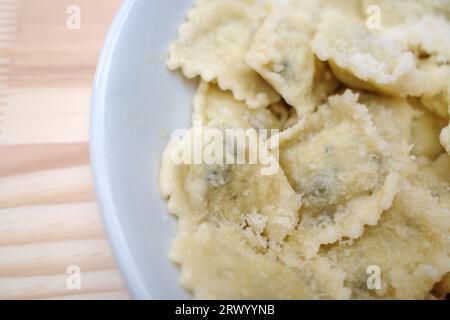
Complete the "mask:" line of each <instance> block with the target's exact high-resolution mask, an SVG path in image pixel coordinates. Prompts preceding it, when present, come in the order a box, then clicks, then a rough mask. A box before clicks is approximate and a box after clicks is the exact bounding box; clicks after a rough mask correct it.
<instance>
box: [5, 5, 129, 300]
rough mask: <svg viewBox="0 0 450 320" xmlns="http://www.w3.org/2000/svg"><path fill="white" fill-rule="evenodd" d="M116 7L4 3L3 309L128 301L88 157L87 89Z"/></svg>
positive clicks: (89, 88)
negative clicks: (29, 302) (7, 305)
mask: <svg viewBox="0 0 450 320" xmlns="http://www.w3.org/2000/svg"><path fill="white" fill-rule="evenodd" d="M120 2H121V1H120V0H0V299H54V298H57V299H61V298H69V299H79V298H81V299H91V298H92V299H127V298H128V297H129V296H128V293H127V291H126V289H125V287H124V283H123V281H122V279H121V277H120V275H119V273H118V271H117V269H116V267H115V264H114V262H113V259H112V256H111V251H110V248H109V246H108V243H107V240H106V239H105V235H104V231H103V227H102V224H101V221H100V217H99V214H98V209H97V205H96V202H95V195H94V191H93V187H92V179H91V173H90V166H89V148H88V143H89V142H88V126H89V124H88V121H89V99H90V95H91V83H92V80H93V75H94V72H95V66H96V63H97V59H98V54H99V51H100V49H101V46H102V44H103V39H104V36H105V33H106V30H107V29H108V26H109V24H110V22H111V19H112V17H113V15H114V13H115V11H116V10H117V8H118V6H119V4H120ZM74 6H75V7H74ZM77 9H79V13H80V15H79V17H80V25H79V26H80V28H79V29H77V28H76V27H75V28H74V27H73V26H74V24H73V23H72V24H71V22H73V20H69V21H68V19H74V18H77V16H74V15H73V14H74V13H75V14H76V12H77ZM73 10H75V11H73ZM73 268H75V269H73ZM74 270H75V271H74ZM78 271H80V273H79V278H77V279H79V280H80V282H75V283H79V284H80V288H78V286H76V285H75V286H73V285H70V284H71V283H72V284H73V282H71V281H72V280H73V279H74V278H73V276H78V273H77V272H78ZM71 272H75V274H72V273H71ZM68 282H69V285H68Z"/></svg>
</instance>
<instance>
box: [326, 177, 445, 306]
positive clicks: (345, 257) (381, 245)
mask: <svg viewBox="0 0 450 320" xmlns="http://www.w3.org/2000/svg"><path fill="white" fill-rule="evenodd" d="M449 215H450V211H449V210H448V209H447V208H443V207H441V206H440V205H439V203H438V202H437V201H436V200H435V199H433V197H432V196H431V194H430V193H429V192H427V191H426V190H424V189H422V188H418V187H413V186H411V185H410V184H409V183H407V182H405V183H404V184H403V186H402V188H401V189H400V191H399V192H398V194H397V195H396V197H395V200H394V205H393V206H392V208H390V209H389V210H388V211H387V212H385V213H384V214H383V216H382V217H381V219H380V222H379V223H378V225H377V226H372V227H369V228H367V230H366V231H365V232H364V235H363V236H362V237H361V238H360V239H358V240H355V241H354V242H353V243H348V244H339V245H333V246H331V247H328V248H323V249H322V250H321V252H320V254H321V255H322V256H326V257H328V258H330V259H332V261H334V262H335V263H336V265H337V266H338V267H340V268H342V269H343V270H344V271H345V272H346V274H347V279H346V285H347V286H350V287H351V288H353V291H352V298H354V299H423V298H424V297H425V296H427V294H428V292H430V290H431V289H432V288H433V286H434V284H435V283H436V282H438V281H439V280H440V279H441V278H442V277H443V276H444V275H445V274H446V273H447V272H448V271H449V269H450V258H449V253H450V243H449V237H448V233H449V230H450V229H449V228H450V216H449ZM370 266H375V267H377V268H379V271H380V276H381V288H380V289H376V288H374V289H372V290H370V289H368V286H367V281H368V278H369V275H368V272H367V270H368V268H369V267H370Z"/></svg>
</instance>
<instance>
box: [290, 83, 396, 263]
mask: <svg viewBox="0 0 450 320" xmlns="http://www.w3.org/2000/svg"><path fill="white" fill-rule="evenodd" d="M357 99H358V96H357V95H354V94H352V93H351V92H350V91H347V92H346V93H344V94H343V95H342V96H335V97H332V98H330V101H329V104H328V105H325V106H323V107H322V108H319V110H318V112H317V113H315V114H314V115H312V116H311V117H310V118H309V120H308V121H306V124H305V127H304V130H302V131H300V132H299V133H298V134H297V137H295V138H294V137H291V139H290V140H291V142H290V143H288V145H287V146H282V149H281V165H282V167H283V169H284V170H285V172H286V175H287V177H288V179H289V180H290V181H291V184H292V185H293V186H294V189H295V190H296V191H297V192H298V193H300V194H302V196H303V206H302V208H301V210H300V212H301V214H302V221H301V223H300V225H299V227H298V230H297V233H296V234H295V237H293V238H295V241H294V240H293V241H292V242H291V243H290V245H292V246H293V248H295V249H296V250H299V253H300V254H301V255H304V256H306V257H311V256H314V255H315V254H317V252H318V251H319V248H320V246H321V245H323V244H330V243H334V242H336V241H339V240H342V239H343V238H348V239H355V238H358V237H359V236H361V234H362V233H363V228H364V226H365V225H375V224H377V221H378V219H379V217H380V216H381V214H382V212H383V211H384V210H386V209H388V208H389V207H390V206H391V204H392V200H393V198H394V195H395V193H396V189H397V180H398V174H397V171H396V170H395V169H394V164H393V163H391V162H392V156H391V153H392V151H391V148H390V145H389V144H388V143H387V142H386V141H384V140H383V139H382V138H381V137H380V135H379V134H378V132H377V130H376V128H375V126H374V125H373V123H372V121H371V119H370V115H369V112H368V109H367V108H366V107H365V106H364V105H361V104H358V103H357ZM336 137H339V139H336Z"/></svg>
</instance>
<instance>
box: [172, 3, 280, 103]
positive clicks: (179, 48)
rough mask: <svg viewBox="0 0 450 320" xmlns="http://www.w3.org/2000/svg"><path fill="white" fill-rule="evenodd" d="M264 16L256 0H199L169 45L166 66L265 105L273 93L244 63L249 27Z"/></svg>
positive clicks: (274, 97)
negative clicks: (175, 38)
mask: <svg viewBox="0 0 450 320" xmlns="http://www.w3.org/2000/svg"><path fill="white" fill-rule="evenodd" d="M264 15H265V10H264V7H263V6H262V5H261V4H260V2H259V1H258V0H201V1H197V2H196V5H195V7H194V8H193V9H191V10H190V11H189V13H188V22H186V23H185V24H183V25H182V26H181V28H180V30H179V34H178V39H177V40H176V41H175V42H174V43H172V45H171V46H170V50H169V60H168V62H167V65H168V67H169V68H170V69H171V70H175V69H177V68H181V69H182V71H183V74H184V75H185V76H186V77H188V78H194V77H197V76H201V78H202V79H203V80H205V81H207V82H211V81H215V82H217V84H218V86H219V87H220V88H221V89H222V90H231V91H232V92H233V96H234V98H235V99H236V100H238V101H245V102H246V103H247V105H248V106H249V107H251V108H260V107H267V106H268V105H270V104H271V103H274V102H276V101H278V100H279V99H280V96H279V95H278V93H277V92H276V91H275V90H274V89H273V88H272V87H271V86H270V85H269V84H267V83H266V81H265V80H263V79H262V78H261V77H260V76H259V75H258V74H257V73H256V72H255V71H253V70H252V69H251V68H250V67H249V66H248V65H247V64H246V63H245V62H244V57H245V54H246V52H247V49H248V47H249V46H250V42H251V39H252V34H253V32H254V30H255V29H256V28H257V27H258V26H259V25H260V23H261V21H262V19H263V17H264Z"/></svg>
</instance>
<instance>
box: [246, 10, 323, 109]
mask: <svg viewBox="0 0 450 320" xmlns="http://www.w3.org/2000/svg"><path fill="white" fill-rule="evenodd" d="M297 3H298V2H295V1H289V2H288V3H286V4H284V5H283V4H280V5H278V6H277V7H276V8H275V9H274V10H273V11H272V12H271V13H270V14H269V15H268V16H267V17H266V19H265V20H264V22H263V24H262V25H261V27H260V28H259V29H258V31H257V33H256V35H255V36H254V38H253V41H252V45H251V47H250V50H249V51H248V52H247V56H246V59H245V61H246V62H247V64H248V65H249V66H251V67H252V68H253V69H255V70H256V71H257V72H258V73H259V74H260V75H261V76H262V77H264V79H266V80H267V81H268V82H269V83H270V84H271V85H272V86H273V87H274V88H275V89H276V90H277V91H278V92H280V94H281V96H282V97H283V98H284V99H285V100H286V102H287V103H289V104H290V105H292V106H294V107H295V109H296V110H297V113H298V114H300V115H304V114H307V113H309V112H311V111H312V110H313V109H314V102H313V97H312V93H313V85H314V75H315V57H314V54H313V53H312V51H311V49H310V44H311V41H312V38H313V36H314V33H315V27H316V26H315V22H314V18H313V17H314V16H315V15H316V14H317V11H318V9H319V8H318V6H313V5H311V4H310V2H306V1H302V2H301V4H304V5H305V4H307V5H308V8H307V9H304V7H299V6H298V5H296V4H297ZM301 9H303V10H301Z"/></svg>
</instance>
